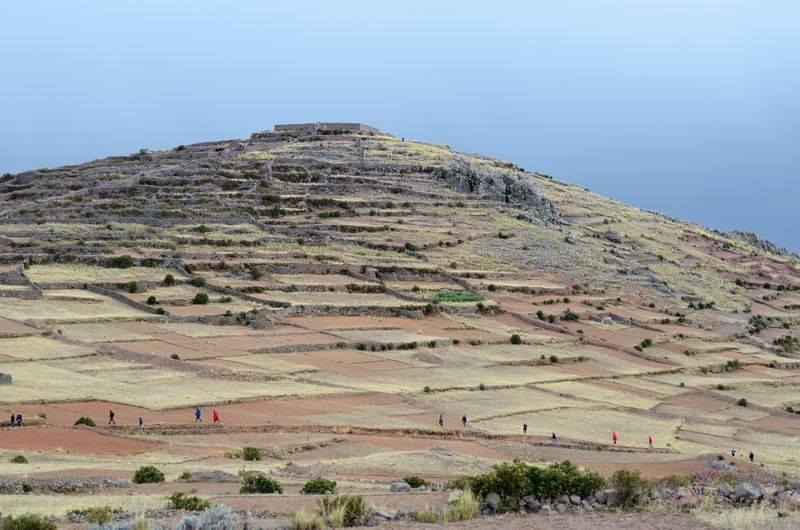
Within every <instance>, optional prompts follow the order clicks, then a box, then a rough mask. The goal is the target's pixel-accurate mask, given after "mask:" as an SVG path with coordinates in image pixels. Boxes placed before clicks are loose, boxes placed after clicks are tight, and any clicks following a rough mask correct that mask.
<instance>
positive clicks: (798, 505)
mask: <svg viewBox="0 0 800 530" xmlns="http://www.w3.org/2000/svg"><path fill="white" fill-rule="evenodd" d="M786 504H788V505H789V507H791V508H792V510H800V493H798V492H794V493H792V494H791V495H789V496H788V497H787V498H786Z"/></svg>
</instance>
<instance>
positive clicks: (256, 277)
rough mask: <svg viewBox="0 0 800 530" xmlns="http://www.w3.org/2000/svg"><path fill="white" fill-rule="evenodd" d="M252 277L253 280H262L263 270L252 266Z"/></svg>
mask: <svg viewBox="0 0 800 530" xmlns="http://www.w3.org/2000/svg"><path fill="white" fill-rule="evenodd" d="M250 277H251V278H253V279H254V280H259V279H261V269H259V268H258V267H256V266H255V265H253V266H251V267H250Z"/></svg>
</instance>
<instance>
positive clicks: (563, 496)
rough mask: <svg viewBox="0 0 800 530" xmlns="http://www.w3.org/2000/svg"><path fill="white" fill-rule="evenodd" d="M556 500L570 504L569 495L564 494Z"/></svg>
mask: <svg viewBox="0 0 800 530" xmlns="http://www.w3.org/2000/svg"><path fill="white" fill-rule="evenodd" d="M556 502H558V503H561V504H569V495H562V496H561V497H559V498H558V499H556Z"/></svg>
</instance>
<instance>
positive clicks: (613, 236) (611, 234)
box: [603, 230, 622, 243]
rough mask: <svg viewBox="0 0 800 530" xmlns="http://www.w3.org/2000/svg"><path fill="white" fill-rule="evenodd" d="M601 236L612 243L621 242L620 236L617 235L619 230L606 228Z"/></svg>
mask: <svg viewBox="0 0 800 530" xmlns="http://www.w3.org/2000/svg"><path fill="white" fill-rule="evenodd" d="M603 237H605V238H606V239H608V240H609V241H611V242H612V243H622V238H621V237H620V235H619V232H617V231H616V230H606V231H605V233H604V234H603Z"/></svg>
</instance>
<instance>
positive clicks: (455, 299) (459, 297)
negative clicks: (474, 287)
mask: <svg viewBox="0 0 800 530" xmlns="http://www.w3.org/2000/svg"><path fill="white" fill-rule="evenodd" d="M433 298H434V299H435V300H436V301H437V302H442V303H446V304H457V303H466V302H483V301H484V300H486V298H484V297H483V296H481V295H479V294H476V293H471V292H469V291H439V292H438V293H436V294H435V295H433Z"/></svg>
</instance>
